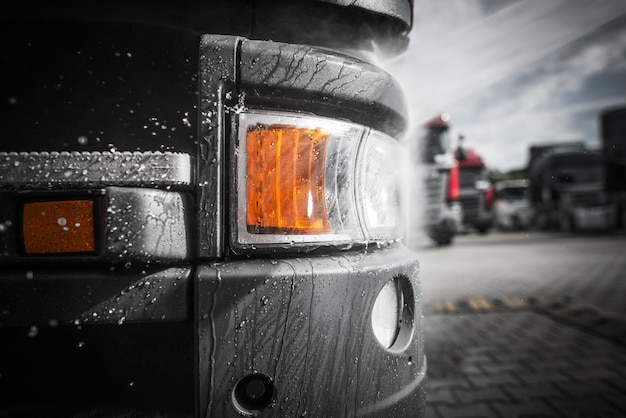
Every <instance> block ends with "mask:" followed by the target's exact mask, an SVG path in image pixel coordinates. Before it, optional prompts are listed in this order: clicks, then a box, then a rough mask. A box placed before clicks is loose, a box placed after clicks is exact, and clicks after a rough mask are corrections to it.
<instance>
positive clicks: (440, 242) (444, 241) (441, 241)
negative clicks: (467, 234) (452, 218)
mask: <svg viewBox="0 0 626 418" xmlns="http://www.w3.org/2000/svg"><path fill="white" fill-rule="evenodd" d="M433 241H434V242H435V244H437V246H438V247H445V246H447V245H451V244H452V241H453V236H452V235H439V236H436V237H433Z"/></svg>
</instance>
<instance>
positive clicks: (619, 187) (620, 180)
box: [600, 105, 626, 228]
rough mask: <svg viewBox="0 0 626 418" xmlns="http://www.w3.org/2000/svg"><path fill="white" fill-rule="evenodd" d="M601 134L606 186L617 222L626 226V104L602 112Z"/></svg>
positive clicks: (621, 225)
mask: <svg viewBox="0 0 626 418" xmlns="http://www.w3.org/2000/svg"><path fill="white" fill-rule="evenodd" d="M600 135H601V139H602V156H603V162H604V167H605V178H604V186H605V189H606V192H607V194H608V195H609V199H610V200H611V201H612V202H613V203H614V204H615V205H616V208H617V209H616V210H617V213H618V217H617V222H618V226H619V227H621V228H624V227H626V105H624V106H620V107H613V108H609V109H606V110H604V111H603V112H601V114H600Z"/></svg>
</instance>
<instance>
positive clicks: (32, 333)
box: [28, 325, 39, 338]
mask: <svg viewBox="0 0 626 418" xmlns="http://www.w3.org/2000/svg"><path fill="white" fill-rule="evenodd" d="M37 334H39V328H37V327H36V326H35V325H33V326H31V327H30V329H29V330H28V336H29V337H30V338H34V337H36V336H37Z"/></svg>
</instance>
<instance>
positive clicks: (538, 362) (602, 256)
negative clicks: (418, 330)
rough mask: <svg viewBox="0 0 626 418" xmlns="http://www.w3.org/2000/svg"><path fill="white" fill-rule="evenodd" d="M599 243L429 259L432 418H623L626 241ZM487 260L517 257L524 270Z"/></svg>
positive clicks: (499, 247)
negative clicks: (530, 273) (560, 257)
mask: <svg viewBox="0 0 626 418" xmlns="http://www.w3.org/2000/svg"><path fill="white" fill-rule="evenodd" d="M480 238H487V239H485V240H482V241H481V240H480ZM522 238H523V237H522ZM596 238H597V240H596V241H593V240H592V241H589V237H572V239H568V238H566V237H562V236H549V235H546V236H545V239H544V236H542V235H541V234H537V235H534V236H533V237H532V240H528V239H526V240H524V239H521V241H520V240H517V239H516V238H515V237H513V236H511V235H499V234H495V235H493V236H491V237H477V236H469V237H461V240H460V241H459V243H458V244H459V245H458V247H456V248H454V247H451V248H447V249H443V251H441V252H437V250H428V251H426V254H423V260H424V261H423V264H424V263H426V268H424V269H423V276H422V280H423V281H425V282H426V283H425V286H424V289H425V290H424V291H425V294H424V299H425V324H426V328H425V344H426V354H427V356H428V365H429V380H428V383H427V391H428V393H427V401H428V403H427V405H428V407H427V415H426V416H427V418H457V417H464V418H469V417H472V418H475V417H497V418H508V417H565V418H569V417H624V416H626V315H624V310H623V309H622V306H623V305H624V304H625V303H626V302H625V301H624V295H625V294H624V293H623V292H621V289H623V286H624V282H623V281H621V279H623V280H624V281H626V269H622V268H621V267H620V266H622V265H623V264H621V263H624V260H623V259H624V258H625V257H624V256H623V255H619V254H621V253H623V249H624V248H626V239H625V237H624V236H623V235H618V236H610V237H596ZM505 242H506V244H505ZM490 243H491V244H490ZM616 246H617V247H616ZM559 250H560V254H561V255H563V254H565V255H566V257H565V259H564V260H562V261H563V262H561V263H558V264H556V261H555V260H554V259H553V258H551V257H549V256H542V255H545V254H546V253H547V254H550V253H552V254H554V252H555V251H559ZM429 251H430V252H429ZM477 254H483V257H481V258H482V260H481V258H478V257H477ZM484 254H491V255H492V256H493V257H498V254H500V256H502V255H503V254H516V255H517V259H516V260H514V261H513V262H510V263H509V265H511V266H513V268H516V270H514V271H505V272H502V271H501V272H499V273H500V274H494V273H498V271H497V270H495V271H494V270H492V269H490V265H489V262H490V260H491V258H490V257H486V256H484ZM537 254H539V256H537ZM525 257H526V258H525ZM445 259H447V260H449V261H448V263H447V264H446V265H445V266H440V264H439V263H440V262H441V261H442V260H445ZM450 260H456V263H451V262H450ZM472 260H474V261H472ZM476 260H480V262H477V261H476ZM550 263H552V264H551V265H549V267H550V268H546V264H550ZM495 264H497V265H498V266H500V268H502V267H504V266H506V264H507V263H506V261H505V260H502V258H500V259H498V260H495ZM481 265H482V266H483V267H482V269H481V267H480V266H481ZM541 265H542V266H543V267H539V266H541ZM582 266H587V267H585V270H584V271H581V268H583V267H582ZM588 266H593V269H590V268H589V267H588ZM616 266H618V267H616ZM438 268H440V269H441V270H440V271H439V277H424V271H426V272H429V273H433V272H436V271H437V269H438ZM455 269H456V270H455ZM464 271H465V272H466V274H465V275H463V272H464ZM528 271H535V272H536V274H537V276H536V277H529V276H528ZM591 273H593V274H591ZM516 274H518V275H520V277H516ZM454 275H457V276H458V277H459V278H458V279H457V280H454V278H453V277H454ZM503 275H504V276H506V277H507V280H506V281H503V280H502V277H503ZM464 276H465V279H463V277H464ZM467 276H471V277H473V278H474V280H467ZM490 278H491V279H490ZM573 278H575V280H574V279H573ZM517 279H518V280H517ZM435 280H439V282H435ZM516 280H517V281H516ZM429 281H430V282H429ZM442 281H443V283H442ZM446 281H447V282H446ZM472 283H473V284H475V286H473V285H472ZM594 284H595V286H594ZM446 286H448V287H449V288H450V292H446V289H445V288H446ZM586 289H587V290H586ZM588 289H592V291H590V290H588ZM429 292H430V293H429ZM616 292H618V295H617V296H616V295H615V293H616ZM433 295H436V297H433ZM444 295H445V296H450V297H447V298H442V296H444ZM620 298H621V299H620ZM603 301H607V303H602V302H603Z"/></svg>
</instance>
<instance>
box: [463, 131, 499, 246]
mask: <svg viewBox="0 0 626 418" xmlns="http://www.w3.org/2000/svg"><path fill="white" fill-rule="evenodd" d="M461 139H462V138H461ZM455 156H456V159H457V161H458V162H459V184H460V195H459V201H460V202H461V207H462V209H463V227H464V228H466V229H469V228H473V229H475V230H476V231H478V232H479V233H481V234H485V233H487V232H488V231H489V229H490V228H491V226H492V225H493V212H492V210H491V209H492V204H493V186H492V185H491V183H490V182H489V176H488V172H487V166H486V165H485V162H484V160H483V158H482V157H481V156H480V155H479V154H477V153H476V152H475V151H474V150H473V149H471V148H464V147H463V146H462V144H459V146H458V147H457V149H456V153H455Z"/></svg>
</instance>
